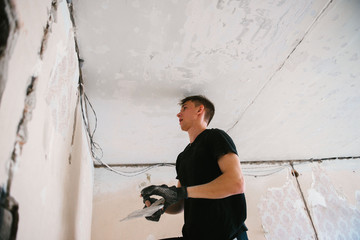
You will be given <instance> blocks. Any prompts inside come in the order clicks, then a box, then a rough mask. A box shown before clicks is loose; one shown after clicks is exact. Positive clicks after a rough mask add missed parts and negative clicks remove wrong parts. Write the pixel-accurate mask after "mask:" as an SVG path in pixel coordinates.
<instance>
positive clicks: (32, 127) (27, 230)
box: [0, 0, 93, 239]
mask: <svg viewBox="0 0 360 240" xmlns="http://www.w3.org/2000/svg"><path fill="white" fill-rule="evenodd" d="M12 4H13V5H12V8H13V10H14V12H15V13H16V15H15V16H16V18H17V21H18V23H19V28H18V29H17V30H16V43H15V46H14V49H13V51H12V54H11V55H10V56H9V57H8V58H7V59H5V60H6V61H8V69H7V71H8V78H7V81H6V82H5V88H4V92H3V95H2V99H1V105H0V129H1V130H0V132H1V138H0V143H1V151H0V164H1V165H0V166H1V167H0V170H1V174H0V180H1V185H2V186H3V187H6V185H7V179H8V177H9V175H8V170H9V167H10V166H13V169H14V171H13V179H12V184H11V189H10V190H11V191H10V194H11V195H12V196H13V197H14V198H15V200H16V201H17V202H18V203H19V216H20V220H19V226H18V232H17V239H90V232H91V230H90V228H91V217H92V211H91V209H92V187H93V176H92V173H93V172H92V169H93V166H92V159H91V155H90V153H89V148H88V142H87V138H86V133H85V130H84V127H83V122H82V116H81V109H80V105H79V93H78V82H79V70H78V57H77V54H76V51H75V41H74V32H73V27H72V22H71V19H70V15H69V9H68V5H67V3H66V1H48V0H37V1H12Z"/></svg>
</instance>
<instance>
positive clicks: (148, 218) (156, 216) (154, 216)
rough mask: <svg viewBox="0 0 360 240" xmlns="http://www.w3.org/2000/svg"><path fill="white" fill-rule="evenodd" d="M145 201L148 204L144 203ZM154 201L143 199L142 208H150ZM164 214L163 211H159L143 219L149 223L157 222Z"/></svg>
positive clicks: (154, 199) (153, 199) (152, 199)
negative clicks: (143, 204)
mask: <svg viewBox="0 0 360 240" xmlns="http://www.w3.org/2000/svg"><path fill="white" fill-rule="evenodd" d="M146 201H149V202H150V203H146ZM156 201H157V199H156V198H149V199H144V203H145V206H144V208H146V207H150V206H151V205H152V204H153V203H154V202H156ZM164 212H165V211H164V210H163V209H160V210H158V211H156V212H155V213H154V214H153V215H151V216H148V217H145V218H146V219H147V220H150V221H154V222H158V221H159V220H160V217H161V215H163V213H164Z"/></svg>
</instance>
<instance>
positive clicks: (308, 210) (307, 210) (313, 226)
mask: <svg viewBox="0 0 360 240" xmlns="http://www.w3.org/2000/svg"><path fill="white" fill-rule="evenodd" d="M290 166H291V168H292V170H293V171H294V172H296V173H297V171H296V170H295V168H294V164H293V163H290ZM294 177H295V180H296V183H297V187H298V190H299V192H300V195H301V199H302V201H303V203H304V206H305V210H306V213H307V215H308V217H309V219H310V222H311V226H312V228H313V230H314V233H315V239H316V240H318V239H319V237H318V233H317V231H316V228H315V225H314V221H313V219H312V217H311V214H310V209H309V207H308V206H307V203H306V200H305V197H304V193H303V191H302V189H301V186H300V183H299V180H298V177H297V176H296V175H295V176H294Z"/></svg>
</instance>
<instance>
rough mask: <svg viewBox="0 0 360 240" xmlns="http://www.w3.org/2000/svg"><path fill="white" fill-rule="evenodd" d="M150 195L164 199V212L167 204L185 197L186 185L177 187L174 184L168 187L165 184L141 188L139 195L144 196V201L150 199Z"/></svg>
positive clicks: (169, 204)
mask: <svg viewBox="0 0 360 240" xmlns="http://www.w3.org/2000/svg"><path fill="white" fill-rule="evenodd" d="M152 195H157V196H161V197H163V198H164V199H165V203H164V212H165V210H166V209H167V208H168V207H169V206H171V205H173V204H174V203H177V202H178V201H180V200H182V199H184V198H187V190H186V187H184V186H182V187H180V188H177V187H175V186H172V187H168V186H167V185H165V184H164V185H161V186H155V185H151V186H149V187H146V188H144V189H143V190H141V196H142V197H143V198H144V200H145V201H146V200H148V199H150V196H152Z"/></svg>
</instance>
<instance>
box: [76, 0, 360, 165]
mask: <svg viewBox="0 0 360 240" xmlns="http://www.w3.org/2000/svg"><path fill="white" fill-rule="evenodd" d="M74 11H75V22H76V36H77V40H78V43H79V49H80V55H81V57H82V58H83V59H84V61H85V62H84V65H83V68H82V71H83V77H84V81H85V90H86V92H87V94H88V96H89V99H90V101H91V103H92V104H93V106H94V109H95V111H96V114H97V118H98V128H97V131H96V133H95V136H94V138H95V141H96V142H98V143H99V144H100V146H101V147H102V149H103V151H104V156H103V160H104V161H105V162H107V163H112V164H128V163H134V164H137V163H159V162H168V163H173V162H175V160H176V156H177V154H178V153H179V152H180V151H181V150H182V149H183V148H184V147H185V146H186V144H187V141H188V137H187V134H186V133H183V132H181V130H180V128H179V126H178V121H177V118H176V113H177V112H178V111H179V106H178V105H177V103H178V101H179V100H180V99H181V98H182V97H184V96H187V95H190V94H204V95H206V96H207V97H208V98H210V99H211V100H212V101H213V102H214V103H215V107H216V114H215V117H214V120H213V122H212V123H211V124H210V127H212V128H221V129H224V130H225V131H227V132H228V133H229V134H230V136H231V137H233V139H234V141H235V143H236V145H237V148H238V151H239V156H240V158H241V159H242V160H248V161H257V160H288V159H309V158H324V157H334V156H335V157H340V156H354V155H360V128H359V127H358V126H359V123H360V68H359V66H360V64H359V57H360V15H359V14H358V13H359V11H360V2H359V1H358V0H330V1H329V0H303V1H298V0H288V1H284V0H269V1H263V0H252V1H250V0H238V1H235V0H233V1H232V0H228V1H226V0H219V1H215V0H171V1H170V0H168V1H165V0H143V1H136V0H134V1H128V0H100V1H99V0H86V1H85V0H75V1H74Z"/></svg>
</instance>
